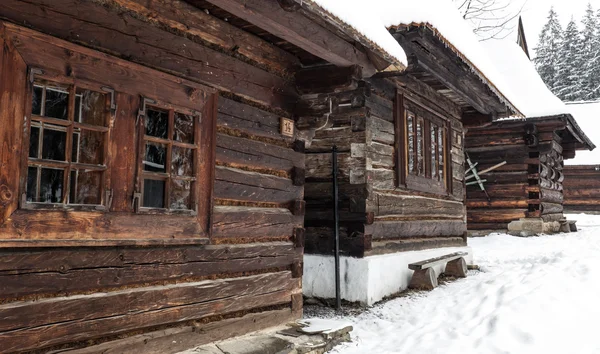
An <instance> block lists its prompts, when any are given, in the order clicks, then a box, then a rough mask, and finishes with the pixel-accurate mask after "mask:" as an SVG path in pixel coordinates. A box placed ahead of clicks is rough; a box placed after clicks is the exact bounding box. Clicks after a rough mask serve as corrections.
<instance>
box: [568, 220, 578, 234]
mask: <svg viewBox="0 0 600 354" xmlns="http://www.w3.org/2000/svg"><path fill="white" fill-rule="evenodd" d="M569 230H571V232H577V225H575V222H571V223H569Z"/></svg>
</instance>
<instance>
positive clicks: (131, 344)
mask: <svg viewBox="0 0 600 354" xmlns="http://www.w3.org/2000/svg"><path fill="white" fill-rule="evenodd" d="M300 316H301V313H300V312H294V311H292V310H291V309H290V308H287V309H281V310H272V311H265V312H259V313H248V314H245V315H244V316H242V317H234V318H229V319H221V320H219V321H216V322H208V323H198V324H194V325H193V326H186V327H175V328H167V329H162V330H159V331H153V332H148V333H144V334H139V335H135V336H132V337H128V338H124V339H117V340H114V341H110V342H108V343H102V344H99V345H95V346H91V347H88V348H84V349H76V350H68V351H66V353H68V354H129V353H135V352H143V353H145V354H176V353H179V352H181V351H183V350H187V349H191V348H195V347H197V346H199V345H203V344H208V343H212V342H215V341H219V340H223V339H227V338H230V337H237V336H242V335H244V334H247V333H250V332H255V331H258V330H262V329H264V328H269V327H274V326H278V325H280V324H282V323H287V322H290V321H293V320H295V319H297V318H299V317H300Z"/></svg>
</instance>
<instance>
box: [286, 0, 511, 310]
mask: <svg viewBox="0 0 600 354" xmlns="http://www.w3.org/2000/svg"><path fill="white" fill-rule="evenodd" d="M382 2H383V1H375V4H372V5H373V8H374V9H377V8H379V5H381V3H382ZM315 3H316V4H315ZM340 3H341V4H340ZM386 3H388V4H389V7H382V8H381V10H382V11H383V12H385V14H384V13H381V14H379V13H375V14H371V15H372V16H374V17H376V18H374V19H373V20H374V21H382V20H384V19H385V17H386V14H387V13H389V14H396V15H398V16H399V17H402V16H400V14H402V15H403V18H399V17H397V18H395V19H390V20H389V21H388V22H386V21H384V22H386V23H387V25H388V26H387V30H388V31H389V33H390V34H391V37H392V38H393V40H394V41H395V42H396V44H397V45H400V46H401V48H402V49H403V50H404V52H405V53H406V55H407V57H408V68H407V69H406V70H403V71H401V72H389V71H383V72H380V73H378V74H376V75H374V76H371V77H366V78H365V75H364V73H363V74H361V72H360V70H353V69H344V70H340V69H336V68H327V67H315V68H308V69H306V70H305V72H304V73H303V74H304V75H305V76H304V77H305V78H310V79H306V80H298V81H297V85H298V87H299V90H300V93H301V95H302V96H301V103H302V104H303V105H304V107H303V108H302V110H301V111H299V115H300V117H299V121H298V129H300V130H301V131H302V136H304V139H305V141H306V186H305V197H304V198H305V200H306V217H305V229H306V244H305V257H304V277H303V292H304V294H305V295H306V296H312V297H319V298H333V297H335V291H334V289H335V286H334V283H335V280H334V279H335V277H334V256H333V252H334V228H333V221H334V203H333V201H334V196H333V194H332V193H333V187H332V183H331V181H332V177H333V176H334V174H333V172H332V167H333V162H332V148H333V147H334V146H335V147H336V148H337V151H338V153H337V158H338V161H337V163H338V165H339V167H338V171H337V182H338V184H339V193H338V198H339V210H338V213H339V222H340V229H339V233H340V235H339V243H340V250H341V254H342V258H341V262H340V263H341V297H342V299H344V300H347V301H351V302H360V303H362V304H366V305H371V304H373V303H375V302H377V301H380V300H381V299H383V298H384V297H386V296H390V295H393V294H395V293H398V292H400V291H402V290H404V289H406V287H407V285H408V282H409V280H410V276H411V273H412V271H410V270H409V269H408V264H409V263H411V262H415V261H421V260H424V259H427V258H432V257H436V256H440V255H444V254H447V253H451V252H453V251H466V252H468V254H469V255H468V256H467V258H468V259H471V257H472V252H471V250H470V249H469V248H468V246H467V239H466V231H467V224H466V208H465V187H464V182H463V180H464V167H463V164H464V134H465V130H464V125H465V124H467V125H472V124H475V123H477V122H492V120H493V119H494V118H495V117H503V116H504V117H505V116H509V115H514V114H519V112H518V110H517V109H516V108H515V107H514V106H513V105H512V103H511V102H510V101H509V100H508V99H507V98H506V97H505V96H504V95H503V94H502V91H501V86H496V85H495V82H494V80H493V79H494V78H495V77H498V76H497V75H495V72H494V70H493V68H490V65H488V64H489V63H488V62H487V61H486V60H485V59H484V58H482V57H481V56H480V55H479V54H480V50H481V48H480V47H479V44H478V41H477V40H476V39H475V38H474V36H473V34H472V32H471V31H470V29H469V28H468V26H466V25H465V24H464V22H463V21H462V19H461V18H460V16H459V15H458V14H457V13H456V10H455V9H453V8H452V7H451V6H452V5H451V4H449V6H444V5H443V4H442V5H440V4H438V3H437V2H436V6H437V5H440V6H441V9H440V12H439V13H438V12H437V11H429V10H428V9H431V8H432V7H433V6H430V5H432V4H428V2H427V1H425V2H422V5H421V4H419V5H418V6H417V5H414V4H412V5H411V6H405V5H403V3H402V2H389V1H388V2H386ZM304 4H305V5H304V6H307V7H314V8H316V10H317V11H318V10H319V4H321V5H322V6H323V7H324V8H326V9H327V10H328V11H329V13H330V15H331V16H333V15H336V14H337V15H339V16H340V17H343V16H346V17H348V16H349V18H350V19H349V21H350V22H351V23H356V26H357V29H359V30H365V31H367V30H368V29H362V28H360V21H356V22H353V21H352V14H353V13H352V12H350V13H348V8H347V7H345V5H342V4H344V3H343V2H336V1H315V2H309V1H305V2H304ZM354 6H355V4H354ZM421 6H422V7H421ZM321 10H322V11H325V9H321ZM359 10H360V9H359ZM411 11H413V12H412V16H414V18H411ZM415 11H416V12H415ZM355 12H357V13H359V15H360V14H361V12H360V11H355ZM360 16H362V15H360ZM365 16H367V15H365ZM379 16H381V17H379ZM390 17H393V15H390ZM417 19H419V20H418V21H417ZM394 20H395V21H397V22H393V21H394ZM449 21H450V22H449ZM436 25H437V27H436ZM450 28H452V29H450ZM461 30H462V31H461ZM453 33H460V35H459V36H455V37H452V34H453ZM446 36H448V37H446ZM437 272H438V274H439V272H440V269H437Z"/></svg>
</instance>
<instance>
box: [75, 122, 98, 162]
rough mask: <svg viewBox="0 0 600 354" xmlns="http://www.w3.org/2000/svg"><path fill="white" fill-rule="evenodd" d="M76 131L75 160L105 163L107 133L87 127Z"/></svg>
mask: <svg viewBox="0 0 600 354" xmlns="http://www.w3.org/2000/svg"><path fill="white" fill-rule="evenodd" d="M76 131H77V132H76V133H74V134H73V162H79V163H87V164H92V165H102V164H104V160H103V158H104V134H105V133H102V132H95V131H91V130H85V129H81V130H79V129H76ZM76 150H77V151H76Z"/></svg>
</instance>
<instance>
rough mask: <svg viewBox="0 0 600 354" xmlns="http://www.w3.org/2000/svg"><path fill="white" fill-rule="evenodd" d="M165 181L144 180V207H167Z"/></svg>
mask: <svg viewBox="0 0 600 354" xmlns="http://www.w3.org/2000/svg"><path fill="white" fill-rule="evenodd" d="M164 203H165V181H157V180H153V179H145V180H144V201H143V203H142V206H143V207H146V208H164V207H165V204H164Z"/></svg>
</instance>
